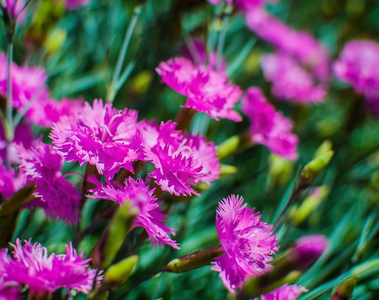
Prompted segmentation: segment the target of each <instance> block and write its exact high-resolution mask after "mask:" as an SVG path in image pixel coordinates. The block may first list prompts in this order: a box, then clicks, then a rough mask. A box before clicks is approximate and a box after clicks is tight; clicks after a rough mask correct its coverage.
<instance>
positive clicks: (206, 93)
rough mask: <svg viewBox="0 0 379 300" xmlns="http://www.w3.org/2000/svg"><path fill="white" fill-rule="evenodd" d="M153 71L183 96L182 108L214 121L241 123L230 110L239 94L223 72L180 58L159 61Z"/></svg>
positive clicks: (240, 93)
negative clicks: (223, 119)
mask: <svg viewBox="0 0 379 300" xmlns="http://www.w3.org/2000/svg"><path fill="white" fill-rule="evenodd" d="M156 71H157V72H158V74H159V75H160V76H161V77H162V79H163V81H164V82H165V83H166V84H167V85H168V86H169V87H171V88H172V89H174V90H175V91H177V92H178V93H180V94H182V95H184V96H187V101H186V103H185V105H184V106H183V107H188V108H192V109H194V110H196V111H201V112H204V113H206V114H208V115H209V116H211V118H213V119H215V120H218V119H219V118H226V119H230V120H233V121H241V116H240V115H239V114H238V113H237V112H236V111H234V110H233V108H234V106H235V104H236V103H237V101H238V100H239V98H240V97H241V95H242V91H241V90H240V88H239V87H238V86H237V85H234V84H232V83H229V82H228V77H227V76H226V75H225V74H224V72H223V71H221V70H215V69H213V67H212V66H205V65H200V66H196V65H194V64H193V63H192V62H191V61H190V60H188V59H186V58H184V57H178V58H172V59H169V60H168V61H167V62H161V63H160V64H159V67H158V68H157V69H156Z"/></svg>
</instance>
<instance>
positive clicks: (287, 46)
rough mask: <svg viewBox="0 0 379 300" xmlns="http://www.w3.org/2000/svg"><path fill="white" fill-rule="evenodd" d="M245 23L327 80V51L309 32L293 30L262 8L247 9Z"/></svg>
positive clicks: (319, 76)
mask: <svg viewBox="0 0 379 300" xmlns="http://www.w3.org/2000/svg"><path fill="white" fill-rule="evenodd" d="M246 24H247V26H248V27H249V28H250V29H251V30H252V31H254V32H255V33H256V34H257V35H258V36H260V37H261V38H262V39H264V40H266V41H268V42H269V43H271V44H273V45H274V46H276V47H277V48H279V49H280V50H281V51H283V52H285V53H287V54H291V55H293V56H295V57H296V58H297V59H298V60H299V61H300V62H301V63H302V64H305V65H307V66H310V67H311V68H312V71H313V73H314V74H315V75H316V76H317V77H318V78H319V79H321V80H325V81H326V80H328V78H329V54H328V51H327V50H326V48H325V47H324V46H323V45H322V44H321V43H320V42H319V41H317V40H316V39H315V38H314V37H312V36H311V35H310V34H309V33H307V32H303V31H295V30H294V29H292V28H290V27H288V26H287V25H286V24H284V23H283V22H282V21H280V20H278V19H276V18H274V17H273V16H271V15H270V14H268V13H267V12H266V11H264V10H263V9H255V10H249V11H248V12H247V14H246Z"/></svg>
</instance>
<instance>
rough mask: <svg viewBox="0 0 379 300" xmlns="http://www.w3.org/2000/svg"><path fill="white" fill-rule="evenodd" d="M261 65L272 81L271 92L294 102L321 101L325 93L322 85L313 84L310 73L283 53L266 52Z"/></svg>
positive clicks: (268, 78) (267, 77)
mask: <svg viewBox="0 0 379 300" xmlns="http://www.w3.org/2000/svg"><path fill="white" fill-rule="evenodd" d="M261 66H262V69H263V73H264V75H265V78H266V79H267V80H268V81H270V82H272V83H273V84H272V88H271V91H272V93H273V94H274V95H275V96H276V97H278V98H281V99H284V100H288V101H291V102H296V103H309V102H321V101H323V98H324V96H325V94H326V89H325V87H324V86H323V85H318V86H315V85H314V84H313V81H314V80H313V78H312V75H311V74H309V73H308V72H306V71H305V70H304V69H303V68H301V67H300V65H299V64H298V63H297V62H296V61H295V60H294V59H293V58H292V57H291V56H288V55H286V54H284V53H276V54H266V55H264V56H263V57H262V60H261Z"/></svg>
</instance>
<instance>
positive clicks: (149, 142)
mask: <svg viewBox="0 0 379 300" xmlns="http://www.w3.org/2000/svg"><path fill="white" fill-rule="evenodd" d="M175 127H176V123H174V122H171V121H169V122H166V123H163V122H162V123H161V125H160V126H159V127H158V126H156V125H154V124H151V123H149V122H147V121H144V122H141V123H140V124H139V132H140V134H141V137H142V141H143V142H142V144H143V149H144V155H145V158H144V160H146V161H151V162H152V163H153V164H154V166H155V167H156V170H154V171H153V172H151V173H150V176H151V177H153V178H155V179H156V182H157V184H159V185H160V187H161V189H162V190H164V191H168V192H169V193H171V194H174V195H177V196H179V195H191V194H197V193H196V192H195V191H194V190H193V189H192V188H191V185H195V184H198V183H199V182H205V183H207V184H209V183H210V182H212V181H214V180H216V179H217V178H218V177H219V175H220V164H219V161H218V159H217V153H216V147H215V146H214V144H213V143H212V142H208V143H207V142H206V140H205V138H204V137H199V136H194V135H188V134H182V132H181V131H179V130H175Z"/></svg>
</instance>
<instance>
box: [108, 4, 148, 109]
mask: <svg viewBox="0 0 379 300" xmlns="http://www.w3.org/2000/svg"><path fill="white" fill-rule="evenodd" d="M141 7H142V6H141V5H137V6H136V7H135V8H134V11H133V16H132V19H131V20H130V23H129V27H128V29H127V30H126V33H125V37H124V42H123V43H122V47H121V51H120V54H119V56H118V60H117V65H116V70H115V72H114V75H113V79H112V84H111V87H110V88H111V89H112V91H111V93H110V96H109V99H108V101H109V102H113V100H114V97H115V96H116V93H115V91H113V89H115V87H116V85H117V84H118V81H119V77H120V74H121V69H122V66H123V65H124V61H125V56H126V52H127V50H128V47H129V43H130V39H131V37H132V35H133V32H134V29H135V27H136V24H137V21H138V18H139V16H140V15H141Z"/></svg>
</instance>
